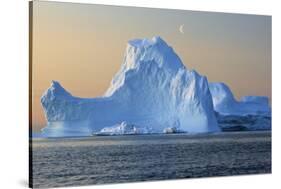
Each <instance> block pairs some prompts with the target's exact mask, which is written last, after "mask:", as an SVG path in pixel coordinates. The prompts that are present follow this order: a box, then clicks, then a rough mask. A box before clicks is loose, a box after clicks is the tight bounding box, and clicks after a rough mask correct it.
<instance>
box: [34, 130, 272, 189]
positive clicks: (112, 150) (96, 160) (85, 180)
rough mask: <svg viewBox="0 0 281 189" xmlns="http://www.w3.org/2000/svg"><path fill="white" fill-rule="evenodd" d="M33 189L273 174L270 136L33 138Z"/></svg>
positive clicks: (249, 133)
mask: <svg viewBox="0 0 281 189" xmlns="http://www.w3.org/2000/svg"><path fill="white" fill-rule="evenodd" d="M32 146H33V155H32V157H33V184H34V187H55V186H73V185H89V184H103V183H120V182H133V181H147V180H162V179H177V178H192V177H205V176H223V175H237V174H254V173H270V172H271V132H268V131H267V132H235V133H234V132H233V133H220V134H200V135H184V134H179V135H133V136H95V137H86V138H60V139H33V145H32Z"/></svg>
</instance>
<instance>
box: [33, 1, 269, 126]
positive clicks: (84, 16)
mask: <svg viewBox="0 0 281 189" xmlns="http://www.w3.org/2000/svg"><path fill="white" fill-rule="evenodd" d="M33 5H34V6H33V44H32V45H33V50H32V60H33V65H32V67H33V73H32V77H33V81H32V82H33V91H32V95H33V99H32V107H33V120H32V121H33V130H35V131H38V130H39V129H40V128H42V127H43V126H44V125H45V124H46V120H45V118H44V114H43V109H42V107H41V104H40V97H41V95H42V94H43V92H44V90H46V89H47V88H48V87H49V86H50V83H51V81H52V80H57V81H59V82H60V83H61V84H62V85H63V86H64V87H65V88H66V89H67V90H68V91H70V92H71V93H72V95H74V96H80V97H96V96H101V95H102V94H103V93H104V92H105V90H106V89H107V87H108V86H109V83H110V81H111V79H112V77H113V75H114V74H115V73H116V72H117V70H118V69H119V67H120V65H121V63H122V59H123V55H124V50H125V47H126V43H127V41H128V40H130V39H133V38H152V37H153V36H156V35H157V36H161V37H162V38H163V39H164V40H165V41H166V42H167V43H168V44H169V45H170V46H172V47H173V48H174V50H175V52H177V54H178V55H179V56H180V58H181V59H182V61H183V63H184V64H185V65H186V66H187V68H189V69H195V70H197V71H198V72H199V73H200V74H202V75H205V76H207V77H208V80H209V81H211V82H215V81H223V82H225V83H226V84H227V85H229V86H230V88H231V89H232V91H233V93H234V94H235V96H236V98H237V99H239V98H240V97H241V96H244V95H263V96H268V97H270V98H271V17H270V16H257V15H241V14H224V13H210V12H193V11H183V10H164V9H151V8H128V7H117V6H103V5H89V4H74V3H58V2H44V1H35V2H33ZM182 24H184V34H183V33H181V32H180V31H179V27H180V26H181V25H182Z"/></svg>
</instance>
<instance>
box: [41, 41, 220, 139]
mask: <svg viewBox="0 0 281 189" xmlns="http://www.w3.org/2000/svg"><path fill="white" fill-rule="evenodd" d="M41 102H42V105H43V109H44V112H45V116H46V119H47V122H48V123H47V126H46V127H45V128H44V129H43V130H42V132H43V134H44V135H45V136H52V137H56V136H88V135H91V134H93V133H98V132H100V131H114V132H117V131H116V129H117V130H118V128H123V129H124V128H132V127H128V126H127V127H121V126H120V125H122V123H126V125H134V127H135V128H136V129H133V131H134V130H136V131H137V132H141V131H144V132H145V133H147V132H151V133H162V132H163V131H164V130H165V128H177V129H175V130H181V131H185V132H189V133H202V132H216V131H220V128H219V127H218V124H217V120H216V117H215V112H214V109H213V102H212V96H211V93H210V91H209V86H208V80H207V78H206V77H204V76H201V75H199V74H198V73H197V72H196V71H194V70H188V69H187V68H186V67H185V66H184V65H183V63H182V62H181V60H180V58H179V57H178V56H177V54H176V53H175V52H174V50H173V49H172V48H171V47H170V46H168V45H167V43H166V42H165V41H163V40H162V39H161V38H160V37H153V38H152V39H136V40H131V41H129V42H128V44H127V48H126V52H125V56H124V62H123V64H122V65H121V69H120V70H119V71H118V72H117V74H116V75H115V76H114V78H113V79H112V82H111V84H110V87H109V88H108V90H107V91H106V93H105V95H104V96H102V97H97V98H92V99H86V98H79V97H74V96H72V95H71V94H70V93H69V92H67V91H66V90H65V89H64V88H63V87H62V86H61V85H60V84H59V83H58V82H56V81H53V82H52V84H51V87H50V88H49V89H47V90H46V91H45V93H44V94H43V96H42V98H41ZM113 128H116V129H113ZM131 132H132V131H131ZM121 133H122V132H121Z"/></svg>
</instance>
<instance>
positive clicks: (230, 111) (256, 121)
mask: <svg viewBox="0 0 281 189" xmlns="http://www.w3.org/2000/svg"><path fill="white" fill-rule="evenodd" d="M209 89H210V92H211V94H212V99H213V105H214V110H215V111H216V112H217V120H218V124H219V126H220V127H221V129H222V130H223V131H241V130H242V131H251V130H270V129H271V108H270V106H269V100H268V97H265V96H244V97H242V98H241V100H240V101H237V100H236V99H235V98H234V95H233V94H232V92H231V90H230V88H229V87H228V86H227V85H226V84H224V83H209Z"/></svg>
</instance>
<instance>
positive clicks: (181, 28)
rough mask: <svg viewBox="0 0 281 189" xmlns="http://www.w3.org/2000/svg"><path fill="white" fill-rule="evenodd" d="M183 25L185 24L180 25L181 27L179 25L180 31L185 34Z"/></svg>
mask: <svg viewBox="0 0 281 189" xmlns="http://www.w3.org/2000/svg"><path fill="white" fill-rule="evenodd" d="M183 26H184V24H182V25H180V27H179V31H180V33H182V34H184V30H183Z"/></svg>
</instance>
